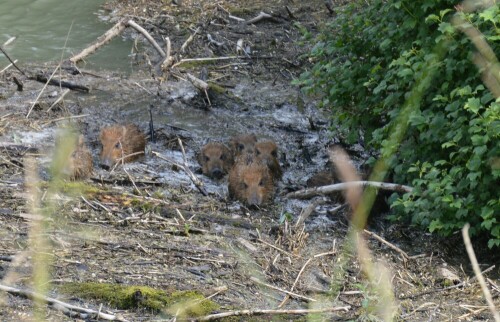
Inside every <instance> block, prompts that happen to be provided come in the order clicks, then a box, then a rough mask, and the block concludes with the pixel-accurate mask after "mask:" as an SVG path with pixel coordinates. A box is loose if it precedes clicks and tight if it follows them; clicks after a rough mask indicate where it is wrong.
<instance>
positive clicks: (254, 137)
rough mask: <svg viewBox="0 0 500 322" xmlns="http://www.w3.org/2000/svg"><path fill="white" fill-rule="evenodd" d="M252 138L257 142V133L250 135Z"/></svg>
mask: <svg viewBox="0 0 500 322" xmlns="http://www.w3.org/2000/svg"><path fill="white" fill-rule="evenodd" d="M250 137H251V138H252V140H254V141H255V142H257V135H255V133H252V134H250Z"/></svg>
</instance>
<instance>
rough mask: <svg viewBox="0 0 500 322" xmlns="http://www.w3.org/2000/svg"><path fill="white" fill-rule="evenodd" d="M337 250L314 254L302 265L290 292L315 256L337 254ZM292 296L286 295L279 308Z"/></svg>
mask: <svg viewBox="0 0 500 322" xmlns="http://www.w3.org/2000/svg"><path fill="white" fill-rule="evenodd" d="M336 253H337V252H336V251H335V250H333V251H331V252H328V253H322V254H318V255H314V256H313V257H311V258H309V259H308V260H307V261H306V262H305V264H304V265H303V266H302V268H301V269H300V271H299V273H298V274H297V277H296V278H295V281H294V282H293V285H292V287H291V288H290V292H293V290H294V288H295V286H296V285H297V283H298V281H299V279H300V276H301V275H302V273H303V272H304V270H305V269H306V266H307V265H309V263H310V262H311V261H312V260H313V259H315V258H319V257H322V256H326V255H335V254H336ZM289 298H290V295H288V294H287V295H285V298H284V299H283V301H281V303H280V305H278V308H282V307H283V305H285V304H286V302H287V301H288V299H289Z"/></svg>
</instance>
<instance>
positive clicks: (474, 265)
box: [462, 223, 500, 322]
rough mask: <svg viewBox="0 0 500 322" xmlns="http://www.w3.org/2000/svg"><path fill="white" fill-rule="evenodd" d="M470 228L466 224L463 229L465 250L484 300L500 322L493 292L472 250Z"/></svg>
mask: <svg viewBox="0 0 500 322" xmlns="http://www.w3.org/2000/svg"><path fill="white" fill-rule="evenodd" d="M469 228H470V224H469V223H467V224H465V226H464V228H462V237H463V239H464V243H465V249H466V250H467V255H469V259H470V262H471V264H472V269H473V270H474V274H476V278H477V280H478V282H479V285H480V286H481V290H482V291H483V295H484V298H485V299H486V303H488V307H489V309H490V311H491V314H492V315H493V317H494V318H495V321H496V322H500V314H499V313H498V311H497V310H496V308H495V302H493V298H492V297H491V292H490V290H489V289H488V286H487V285H486V281H485V280H484V276H483V274H482V273H481V269H480V268H479V263H478V262H477V258H476V254H475V253H474V248H472V243H471V241H470V237H469Z"/></svg>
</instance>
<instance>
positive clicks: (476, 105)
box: [464, 97, 482, 114]
mask: <svg viewBox="0 0 500 322" xmlns="http://www.w3.org/2000/svg"><path fill="white" fill-rule="evenodd" d="M481 107H482V106H481V100H480V99H479V98H475V97H474V98H469V99H468V100H467V103H465V105H464V108H465V109H466V110H468V111H471V112H472V113H474V114H477V112H478V111H479V109H480V108H481Z"/></svg>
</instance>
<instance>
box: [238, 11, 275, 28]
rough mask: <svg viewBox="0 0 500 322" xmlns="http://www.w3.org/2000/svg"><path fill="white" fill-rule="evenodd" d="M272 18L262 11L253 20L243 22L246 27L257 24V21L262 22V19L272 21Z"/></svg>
mask: <svg viewBox="0 0 500 322" xmlns="http://www.w3.org/2000/svg"><path fill="white" fill-rule="evenodd" d="M272 18H273V16H271V15H270V14H268V13H265V12H262V11H261V12H260V13H259V14H258V15H257V17H254V18H252V19H250V20H247V21H245V22H244V24H246V25H251V24H253V23H256V22H259V21H261V20H264V19H272Z"/></svg>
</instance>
